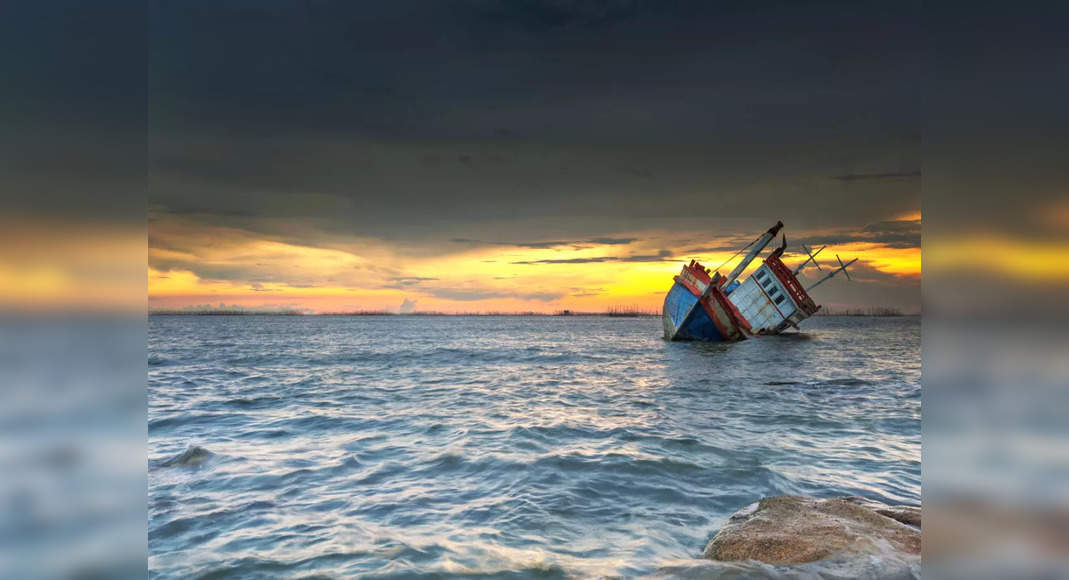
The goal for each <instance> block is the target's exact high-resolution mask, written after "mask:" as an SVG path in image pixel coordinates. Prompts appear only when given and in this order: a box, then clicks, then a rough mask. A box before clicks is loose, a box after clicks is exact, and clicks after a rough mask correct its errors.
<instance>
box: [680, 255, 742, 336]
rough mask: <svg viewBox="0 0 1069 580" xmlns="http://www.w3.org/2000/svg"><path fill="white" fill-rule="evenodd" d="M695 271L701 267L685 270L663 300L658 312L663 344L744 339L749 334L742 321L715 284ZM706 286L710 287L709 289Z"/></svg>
mask: <svg viewBox="0 0 1069 580" xmlns="http://www.w3.org/2000/svg"><path fill="white" fill-rule="evenodd" d="M695 268H701V266H700V265H696V264H694V265H691V266H687V267H685V268H684V269H683V272H681V273H680V275H679V276H677V277H676V281H675V284H673V286H672V288H671V289H670V290H669V291H668V295H667V296H665V299H664V308H663V310H662V320H663V322H664V337H665V338H666V339H667V340H702V341H707V342H721V341H736V340H742V339H744V338H746V336H747V333H748V332H749V328H748V325H747V323H746V321H745V320H744V319H743V318H742V317H741V316H740V315H739V313H738V311H737V310H736V309H735V306H734V305H733V304H731V302H730V301H729V300H728V299H727V296H725V295H724V293H723V291H722V290H721V289H720V288H719V287H718V286H717V285H716V284H717V282H716V281H714V280H710V279H709V278H708V275H707V274H705V275H704V276H703V272H702V271H701V270H696V269H695ZM703 278H704V279H703ZM709 284H712V285H713V287H712V288H709V287H708V285H709Z"/></svg>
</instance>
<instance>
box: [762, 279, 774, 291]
mask: <svg viewBox="0 0 1069 580" xmlns="http://www.w3.org/2000/svg"><path fill="white" fill-rule="evenodd" d="M761 285H762V286H764V287H765V289H766V290H767V289H768V287H769V286H771V285H772V278H766V279H765V280H764V281H763V282H761Z"/></svg>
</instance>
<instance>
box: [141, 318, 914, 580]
mask: <svg viewBox="0 0 1069 580" xmlns="http://www.w3.org/2000/svg"><path fill="white" fill-rule="evenodd" d="M661 326H662V325H661V320H660V318H659V317H595V316H516V317H510V316H267V315H265V316H260V315H244V316H192V315H175V316H168V315H153V316H150V317H149V322H148V444H149V448H148V469H149V471H148V519H149V521H148V548H149V559H148V567H149V574H150V576H151V577H153V578H217V577H267V578H277V577H330V578H339V577H342V578H344V577H356V576H360V577H397V578H409V577H435V578H441V577H471V576H480V577H491V578H526V577H538V578H547V577H548V578H555V577H579V578H582V577H601V576H617V577H636V576H648V575H652V576H659V575H660V576H673V575H688V574H689V575H698V576H707V577H714V576H718V571H719V572H722V573H721V574H719V576H721V577H743V576H748V575H750V574H747V573H746V570H745V569H742V570H741V571H740V569H739V568H738V567H731V568H711V566H714V564H713V563H710V562H707V561H705V560H702V559H701V554H702V551H703V549H704V548H705V546H706V544H707V543H708V542H709V540H710V539H711V538H712V537H713V535H714V534H715V533H716V531H717V529H718V528H719V527H720V526H721V525H723V523H724V522H725V521H726V520H727V518H728V517H729V516H730V515H731V514H732V513H733V512H735V511H737V510H739V509H741V508H744V507H745V506H747V505H748V504H751V503H753V502H755V501H757V500H758V499H760V498H762V497H765V496H773V495H781V494H802V495H813V496H818V497H832V496H840V495H857V496H863V497H867V498H871V499H876V500H879V501H883V502H885V503H890V504H909V505H919V504H920V500H921V354H920V341H921V321H920V318H919V317H909V316H901V317H834V316H822V317H814V318H811V319H809V320H806V321H805V322H804V323H802V325H801V326H802V328H801V331H800V332H795V333H791V334H785V335H781V336H767V337H760V338H757V339H751V340H746V341H743V342H738V343H731V344H724V343H719V344H709V343H687V342H666V341H664V340H663V338H662V330H661ZM763 573H764V574H766V575H771V576H775V575H776V574H777V572H776V570H773V569H765V570H763ZM755 575H756V574H755Z"/></svg>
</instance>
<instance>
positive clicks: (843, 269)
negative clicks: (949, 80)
mask: <svg viewBox="0 0 1069 580" xmlns="http://www.w3.org/2000/svg"><path fill="white" fill-rule="evenodd" d="M835 259H836V260H839V267H838V268H836V269H835V271H834V272H831V273H829V274H827V275H826V276H824V277H823V278H821V279H820V280H817V281H816V282H814V283H813V284H812V285H811V286H810V287H809V288H806V289H805V291H806V293H807V294H808V293H809V291H810V290H812V289H813V288H816V287H817V286H820V285H821V284H823V283H825V282H827V281H828V280H831V279H832V278H833V277H835V275H836V274H838V273H839V272H842V273H843V274H846V277H847V278H850V272H847V271H846V267H847V266H849V265H850V264H853V263H854V262H856V261H857V258H854V259H853V260H850V261H849V262H847V263H845V264H844V263H843V261H842V260H841V259H839V254H835Z"/></svg>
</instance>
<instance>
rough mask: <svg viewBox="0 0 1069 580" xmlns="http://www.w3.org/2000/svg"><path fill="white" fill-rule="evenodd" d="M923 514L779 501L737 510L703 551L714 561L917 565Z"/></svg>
mask: <svg viewBox="0 0 1069 580" xmlns="http://www.w3.org/2000/svg"><path fill="white" fill-rule="evenodd" d="M920 521H921V517H920V508H918V507H911V506H889V505H886V504H883V503H880V502H876V501H873V500H868V499H863V498H858V497H841V498H832V499H816V498H809V497H800V496H778V497H769V498H765V499H762V500H761V501H759V502H757V503H756V504H752V505H750V506H747V507H746V508H744V509H742V510H739V511H738V512H736V513H735V514H734V515H732V516H731V518H730V519H729V520H728V522H727V524H725V525H724V527H723V528H721V529H720V531H719V532H718V533H717V534H716V536H715V537H714V538H713V539H712V541H711V542H709V545H708V546H707V547H706V548H705V553H704V556H705V557H706V558H708V559H710V560H717V561H722V562H734V561H740V560H756V561H759V562H765V563H768V564H777V565H781V564H804V563H808V562H816V561H819V560H824V559H827V558H832V557H834V558H835V559H836V560H840V561H841V560H844V559H846V560H849V559H864V560H866V561H870V562H871V561H872V560H873V558H872V557H873V556H876V557H878V558H877V559H882V560H887V561H888V562H891V561H894V562H903V561H912V560H918V561H919V558H920V553H921V532H920Z"/></svg>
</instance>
